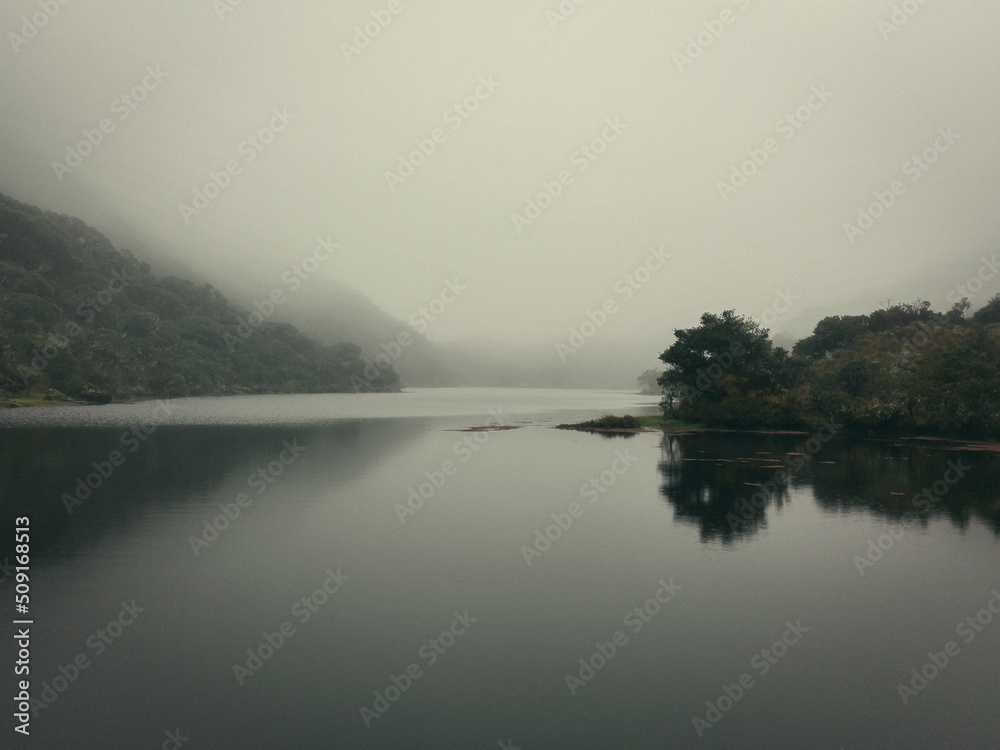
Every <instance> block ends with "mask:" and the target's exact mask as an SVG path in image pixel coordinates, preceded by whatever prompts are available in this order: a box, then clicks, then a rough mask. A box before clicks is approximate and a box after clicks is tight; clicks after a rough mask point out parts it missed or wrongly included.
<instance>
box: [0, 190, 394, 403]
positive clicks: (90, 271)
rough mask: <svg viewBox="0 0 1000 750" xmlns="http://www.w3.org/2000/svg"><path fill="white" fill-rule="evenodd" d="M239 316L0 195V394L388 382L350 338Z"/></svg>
mask: <svg viewBox="0 0 1000 750" xmlns="http://www.w3.org/2000/svg"><path fill="white" fill-rule="evenodd" d="M3 235H6V236H3ZM248 316H249V313H248V312H247V311H246V310H241V309H238V308H236V307H234V306H232V305H230V304H229V303H228V302H227V301H226V299H225V298H224V297H223V296H222V295H221V294H220V293H219V292H218V291H216V290H215V289H213V288H212V287H211V286H209V285H207V284H202V285H198V284H195V283H193V282H191V281H187V280H184V279H178V278H173V277H165V278H157V277H156V276H154V275H153V274H152V273H151V271H150V269H149V267H148V266H147V265H146V264H144V263H141V262H140V261H138V260H137V259H136V258H135V257H134V256H132V254H131V253H130V252H128V251H127V250H125V251H119V250H116V249H115V248H114V247H112V245H111V243H110V242H109V241H108V240H107V239H106V238H105V237H104V236H103V235H101V234H100V233H98V232H96V231H95V230H93V229H91V228H90V227H88V226H87V225H86V224H84V223H83V222H82V221H80V220H79V219H73V218H70V217H66V216H59V215H56V214H53V213H51V212H44V211H41V210H40V209H37V208H34V207H32V206H26V205H24V204H21V203H18V202H16V201H13V200H11V199H9V198H6V197H4V196H2V195H0V395H6V396H8V397H9V396H16V397H19V398H26V397H32V396H37V395H40V394H46V393H48V392H49V390H50V389H55V390H57V391H61V392H62V393H64V394H67V395H69V396H73V397H77V398H81V397H89V398H95V399H96V398H100V397H101V395H102V394H103V396H105V397H106V396H114V397H115V398H141V397H177V396H191V395H215V394H229V393H295V392H335V391H354V390H365V391H389V390H399V379H398V377H397V376H396V373H395V372H394V371H393V370H392V368H391V367H385V368H378V367H376V366H374V365H371V364H369V363H367V362H365V361H363V360H362V359H361V350H360V349H359V348H358V347H357V346H354V345H353V344H346V343H345V344H338V345H335V346H329V347H326V346H322V345H320V344H319V343H317V342H315V341H313V340H311V339H309V338H307V337H306V336H304V335H303V334H302V333H300V332H299V331H298V330H297V329H295V328H293V327H292V326H289V325H285V324H279V323H273V322H269V321H265V322H263V323H261V324H260V325H258V326H256V327H251V326H249V325H247V324H246V323H245V322H244V321H247V320H248ZM95 392H96V393H95Z"/></svg>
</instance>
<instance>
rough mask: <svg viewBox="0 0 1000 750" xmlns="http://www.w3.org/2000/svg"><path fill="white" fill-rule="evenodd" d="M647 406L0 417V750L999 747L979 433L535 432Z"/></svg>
mask: <svg viewBox="0 0 1000 750" xmlns="http://www.w3.org/2000/svg"><path fill="white" fill-rule="evenodd" d="M657 400H658V399H657V398H656V397H651V396H638V395H635V394H631V393H624V392H617V391H613V392H607V391H603V392H602V391H559V390H519V389H508V390H502V389H418V390H413V391H410V392H407V393H402V394H371V395H362V396H358V395H353V394H352V395H347V394H334V395H304V396H260V397H236V398H224V399H182V400H177V401H171V402H165V403H162V404H159V403H157V402H143V403H136V404H121V405H119V404H114V405H108V406H94V407H80V406H72V407H69V406H67V407H51V408H44V409H9V410H5V411H3V413H2V414H0V508H2V511H3V513H2V515H3V535H4V537H5V539H4V545H3V547H0V551H2V554H3V555H4V556H5V560H4V562H5V567H4V570H3V582H2V583H0V587H2V591H3V600H4V601H5V602H12V599H13V592H14V581H13V577H12V576H13V574H12V573H11V571H10V568H9V566H10V564H11V562H12V561H13V555H14V549H13V536H14V526H15V518H16V517H17V516H29V517H30V530H31V531H30V535H31V563H30V568H31V570H30V576H31V583H30V586H31V590H30V615H29V616H30V618H31V619H32V620H33V623H32V625H31V642H30V650H31V663H30V668H31V673H30V677H31V694H32V698H33V699H34V700H35V704H34V708H35V710H34V712H33V713H34V714H35V715H34V716H33V718H32V721H31V737H30V740H26V739H24V738H22V737H21V736H20V735H17V734H14V733H13V732H12V728H11V722H12V719H10V714H11V711H10V704H11V703H12V701H10V700H9V697H10V696H13V695H15V694H16V687H15V684H14V678H13V674H12V673H11V672H12V670H11V669H10V667H9V666H8V665H11V664H12V663H13V661H14V658H15V656H16V651H15V647H14V646H12V645H9V646H8V648H7V649H6V650H5V656H4V659H5V662H4V670H3V671H4V675H5V678H4V682H3V685H4V687H5V690H6V692H5V695H6V696H8V711H7V717H8V718H7V720H6V723H5V729H4V739H3V742H2V743H0V744H3V746H11V747H36V748H40V747H45V748H74V749H77V748H128V749H130V750H131V749H133V748H151V749H152V748H159V747H161V746H163V747H174V746H176V747H184V748H468V749H469V750H472V749H474V748H504V747H508V748H523V749H524V750H531V749H532V748H650V749H651V748H796V749H801V748H816V749H830V750H835V749H838V748H859V749H860V748H875V747H886V748H903V747H905V748H944V747H947V748H996V747H998V746H1000V712H998V711H997V698H998V694H1000V692H998V685H997V675H998V674H1000V541H998V540H1000V490H998V485H1000V483H998V479H1000V455H998V454H993V453H988V452H982V451H975V450H970V449H966V448H963V447H962V446H961V445H959V444H954V443H946V442H937V441H927V440H882V441H874V440H871V441H862V440H844V439H841V438H840V437H839V436H837V437H834V438H832V439H830V433H831V432H834V433H835V432H837V426H836V425H835V424H828V425H827V427H826V428H824V430H822V431H820V432H819V433H818V434H816V433H811V434H805V435H803V434H757V433H735V432H701V433H691V434H681V435H675V436H664V435H662V434H661V433H659V432H644V433H640V434H637V435H630V436H627V437H608V436H604V435H593V434H587V433H581V432H575V431H566V430H556V429H553V427H554V426H555V425H557V424H560V423H563V422H577V421H581V420H585V419H591V418H594V417H597V416H600V415H601V414H602V413H606V412H610V413H617V414H623V413H633V414H653V413H656V412H657V411H658V410H657V407H656V404H657ZM472 427H489V428H493V427H514V428H516V429H505V430H492V429H491V430H486V431H464V430H467V429H468V428H472ZM8 558H9V559H10V561H11V562H8ZM5 606H10V607H12V605H11V604H8V605H5ZM12 612H13V609H12V608H11V609H8V610H6V611H5V617H8V616H9V615H10V614H11V613H12ZM22 616H23V615H22ZM10 619H12V618H9V617H8V621H9V620H10ZM7 627H8V628H9V630H8V632H11V631H12V630H13V627H14V626H11V625H8V626H7ZM10 643H11V640H10V639H9V638H8V644H10ZM9 738H13V739H9ZM8 742H10V743H11V744H10V745H8V744H7V743H8ZM165 743H172V744H165Z"/></svg>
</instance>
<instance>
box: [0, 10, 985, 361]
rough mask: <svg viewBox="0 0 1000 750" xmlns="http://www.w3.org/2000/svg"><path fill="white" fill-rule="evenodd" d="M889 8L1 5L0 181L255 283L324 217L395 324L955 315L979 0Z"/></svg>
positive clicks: (655, 330)
mask: <svg viewBox="0 0 1000 750" xmlns="http://www.w3.org/2000/svg"><path fill="white" fill-rule="evenodd" d="M232 2H234V3H235V2H236V0H232ZM902 5H905V6H906V10H904V9H902V6H898V5H897V6H894V4H893V3H890V2H881V1H874V2H873V1H872V0H837V1H836V2H807V1H806V0H795V1H794V2H791V1H786V2H780V1H776V0H774V1H772V2H763V1H761V2H757V1H756V0H738V1H737V2H732V1H729V0H726V1H719V0H715V1H712V2H690V3H687V2H686V3H659V2H629V3H619V2H611V1H610V0H587V1H585V2H583V3H582V5H580V6H576V5H575V4H574V3H572V2H568V1H567V2H563V3H562V4H561V5H560V3H559V2H557V0H550V1H549V2H546V1H544V0H540V1H538V2H523V1H520V0H505V1H504V2H482V1H476V0H465V1H464V2H457V1H455V2H442V1H441V0H413V1H412V2H408V1H406V0H399V2H388V0H386V1H385V2H382V1H381V0H377V1H376V2H353V3H346V2H306V1H304V0H298V1H289V0H285V1H284V2H281V3H278V2H265V0H243V2H242V3H241V4H239V5H237V6H235V7H230V5H229V4H228V3H227V2H226V0H218V1H217V2H215V3H213V2H211V0H187V1H186V2H179V3H163V2H150V1H149V0H129V1H128V2H124V0H122V1H119V2H116V1H113V0H103V1H102V2H97V1H96V0H68V2H66V4H65V5H58V3H57V2H56V0H50V2H49V3H48V4H47V3H46V2H29V0H9V2H7V3H5V4H4V6H3V9H2V11H0V31H2V32H3V34H4V39H3V46H2V47H0V66H2V67H0V95H2V102H3V117H2V120H0V128H2V130H0V149H2V150H0V191H2V192H3V193H5V194H8V195H11V196H13V197H15V198H17V199H19V200H23V201H27V202H29V203H35V204H38V205H41V206H42V207H44V208H50V209H53V210H56V211H59V212H64V213H70V214H75V215H79V216H81V217H82V218H84V219H85V220H86V221H88V222H89V223H91V224H93V225H95V226H97V227H98V228H99V229H102V230H106V231H107V232H108V233H109V234H110V235H111V237H112V239H116V240H117V239H119V236H124V235H125V234H127V233H126V232H125V230H124V229H123V227H128V226H131V228H132V229H133V230H134V231H135V232H136V233H138V234H143V235H145V236H147V237H150V238H155V247H156V248H158V249H159V250H161V251H163V252H167V253H173V254H176V257H177V258H178V259H180V260H182V261H183V262H185V263H187V264H189V265H190V267H191V268H192V269H193V270H194V271H195V272H197V273H198V274H202V275H204V276H205V277H207V278H210V279H211V280H212V281H213V283H215V285H216V286H217V287H219V288H221V289H223V290H226V289H227V287H230V286H233V287H236V286H240V287H242V286H246V285H253V286H259V288H260V296H261V297H263V296H265V295H266V294H267V293H268V292H269V291H270V290H271V289H272V288H274V287H275V286H277V285H279V283H280V281H279V278H278V276H279V275H280V272H281V270H282V269H283V268H285V267H287V266H290V265H291V264H293V263H297V262H300V261H301V260H302V259H303V258H305V257H306V255H307V254H309V253H311V252H312V250H313V248H314V247H315V246H316V243H317V237H331V238H333V239H334V240H335V241H336V242H338V243H339V244H340V248H339V251H338V254H337V256H336V257H335V258H334V259H333V260H332V261H331V262H330V263H326V264H324V265H323V270H322V271H321V273H330V274H332V275H333V276H334V277H335V278H337V279H339V280H341V281H343V282H345V283H347V284H349V285H351V286H353V287H355V288H357V289H358V290H360V291H361V292H363V293H365V294H367V295H368V296H370V297H371V298H372V299H373V300H374V301H375V302H376V303H377V304H378V305H379V306H381V307H382V308H383V309H385V310H386V311H387V312H389V313H390V314H392V315H395V316H397V317H399V318H400V319H403V320H407V319H408V318H409V317H410V316H411V314H412V313H413V312H415V311H416V310H418V309H419V307H420V306H422V305H427V304H428V303H429V302H431V301H432V300H434V299H435V298H436V297H438V295H439V293H440V292H441V291H442V289H444V288H445V284H446V282H447V281H449V280H451V281H452V282H453V283H454V282H456V281H457V283H458V284H459V285H460V286H464V287H466V289H465V290H464V291H461V293H460V294H459V295H458V297H457V299H456V300H455V301H454V302H453V303H452V304H450V305H448V306H447V308H446V311H445V313H444V314H442V315H441V316H440V317H439V318H437V319H436V320H434V321H432V322H431V323H430V324H429V325H428V327H427V330H426V333H427V335H428V337H429V338H430V339H431V340H437V341H451V340H457V339H464V338H471V337H476V336H480V335H484V334H485V335H489V336H497V337H502V338H506V339H509V340H513V341H517V340H525V341H528V340H530V341H533V342H541V341H553V342H555V341H557V340H560V339H566V338H567V334H568V329H569V328H570V327H571V326H579V325H581V323H583V322H584V321H586V320H587V314H588V312H589V311H593V310H597V309H598V308H600V307H601V306H602V305H603V304H605V301H606V300H609V299H610V300H612V301H613V303H614V304H613V309H614V312H612V313H611V315H610V316H609V320H608V323H607V324H606V325H605V329H604V331H603V332H602V334H601V335H610V336H620V337H628V338H636V339H645V338H651V337H659V338H660V339H663V338H664V336H665V335H667V336H669V332H670V331H671V330H672V329H673V328H675V327H686V326H689V325H693V324H695V323H696V322H697V319H698V317H699V315H700V314H701V313H702V312H704V311H707V310H712V311H721V310H722V309H726V308H736V309H737V310H738V311H739V312H743V313H747V314H750V315H753V316H754V317H757V318H758V319H759V318H761V317H762V315H763V314H764V312H765V311H766V310H767V309H769V308H770V307H772V304H775V303H776V306H777V308H778V309H782V308H784V307H785V306H786V305H788V310H787V311H786V312H782V313H781V314H780V315H778V314H775V315H774V316H773V320H774V322H773V325H772V326H771V327H772V329H774V330H781V329H782V327H783V326H787V325H789V322H790V321H793V320H796V319H801V318H803V316H805V317H806V318H808V317H809V312H808V311H810V310H818V309H823V310H826V308H833V309H832V310H829V312H863V311H866V310H870V309H872V307H874V306H875V305H877V304H878V303H879V302H881V301H883V300H885V299H886V298H887V296H892V297H894V298H897V299H899V298H902V299H908V298H912V296H915V295H916V293H921V294H924V295H925V296H926V297H927V298H929V299H930V300H931V301H932V302H933V303H934V305H935V307H937V308H944V307H946V306H947V303H946V296H947V294H948V293H949V291H951V290H952V289H953V288H955V287H956V286H957V285H958V284H960V283H963V282H964V281H965V280H966V279H967V278H968V277H969V276H970V275H971V274H974V273H975V272H976V271H977V269H978V268H979V267H980V264H981V262H982V261H981V260H980V256H983V255H986V257H987V258H989V257H990V255H991V254H992V253H994V252H996V251H997V250H998V232H1000V227H998V211H997V208H996V201H997V170H998V167H1000V131H998V115H1000V104H998V97H1000V47H998V39H1000V4H998V3H996V2H995V1H993V0H970V1H969V2H963V3H954V2H951V3H946V2H943V1H942V0H929V2H925V3H923V4H921V3H920V2H917V0H908V2H907V3H903V4H902ZM46 7H47V8H48V10H47V11H46V10H45V8H46ZM894 7H895V8H897V10H895V11H894ZM560 8H563V9H573V10H574V12H573V13H572V14H569V15H567V16H562V15H558V14H559V9H560ZM394 11H395V12H394ZM907 11H909V12H910V13H909V15H908V14H907ZM894 12H895V15H894ZM53 13H54V15H53ZM50 16H51V17H50ZM32 17H34V21H32V20H31V19H32ZM25 18H27V19H28V23H27V24H26V23H25ZM379 19H381V21H380V20H379ZM386 19H389V22H388V24H387V25H385V26H384V27H383V26H382V24H383V23H384V22H385V21H386ZM43 20H44V22H45V23H44V25H41V24H36V22H37V21H43ZM359 28H360V33H359ZM366 29H367V32H366ZM33 32H35V33H33ZM136 87H138V89H136ZM133 91H134V98H133V94H131V93H129V92H133ZM123 94H125V95H127V97H128V99H129V101H124V100H123V99H122V98H121V97H122V95H123ZM456 107H457V109H456ZM276 113H281V115H280V116H279V115H278V114H276ZM105 118H106V119H107V122H105V123H104V125H105V130H106V131H107V132H105V133H103V134H100V136H98V134H96V133H94V132H91V140H100V143H99V144H98V145H96V146H94V147H93V148H92V149H87V148H86V147H84V148H83V149H82V151H85V152H86V151H90V153H88V154H86V155H84V156H82V158H81V159H80V160H79V161H77V160H76V159H75V158H73V157H72V156H69V155H68V152H67V150H68V149H69V148H72V149H74V150H79V149H77V144H78V143H79V142H80V140H81V139H82V138H84V137H85V133H84V131H94V130H95V129H97V130H98V131H99V130H100V126H101V121H102V120H104V119H105ZM436 129H437V132H435V131H436ZM262 130H264V131H265V132H264V133H262V134H260V137H259V139H258V138H257V134H258V133H260V131H262ZM252 136H253V137H254V138H255V140H254V141H253V142H251V141H250V140H249V139H250V138H251V137H252ZM769 139H773V140H769ZM421 142H422V144H423V149H424V151H431V149H433V150H432V152H431V153H430V155H428V156H424V155H423V154H421V153H420V152H419V148H420V143H421ZM583 147H586V148H587V149H588V152H587V153H584V152H583V151H582V150H581V149H582V148H583ZM591 148H592V149H593V150H590V149H591ZM413 152H416V154H415V156H416V158H413V159H411V153H413ZM588 154H589V155H588ZM922 154H924V156H921V155H922ZM914 156H916V157H918V159H919V161H913V159H914ZM421 157H423V158H421ZM67 159H69V161H67ZM754 159H756V162H757V163H755V162H754ZM403 160H405V161H411V162H413V163H415V166H413V168H412V172H411V170H410V165H406V164H405V161H403ZM55 162H60V163H61V164H62V165H63V166H61V167H60V166H56V165H55V164H54V163H55ZM74 164H76V166H73V165H74ZM401 164H403V165H404V166H403V168H402V169H401ZM227 165H229V166H231V167H234V168H233V170H232V171H233V172H234V173H235V174H233V175H231V176H228V177H227V178H225V179H223V178H219V179H218V181H221V182H226V181H227V180H228V184H227V185H226V186H225V187H224V188H222V189H221V190H219V191H218V194H217V195H215V196H214V197H212V198H211V199H209V200H208V201H207V205H205V204H203V203H201V204H194V191H195V189H196V188H201V189H203V190H204V189H205V185H206V183H209V182H210V180H211V177H210V174H211V173H222V172H225V170H226V169H227ZM741 166H742V170H743V172H744V173H745V174H742V175H741V174H737V175H736V177H735V179H734V175H733V172H734V169H737V170H739V169H740V168H741ZM392 172H395V173H396V176H395V177H391V176H390V175H389V174H388V173H392ZM747 175H748V176H747ZM726 182H728V183H729V186H728V187H726V186H725V185H724V184H723V183H726ZM894 182H895V183H896V184H895V188H896V190H895V192H893V187H894V186H893V183H894ZM546 184H548V188H546ZM546 189H547V190H548V192H550V193H556V194H557V195H556V196H555V197H554V198H552V199H548V198H547V197H543V198H542V199H541V200H540V201H538V203H540V204H542V206H541V207H540V209H539V211H538V212H535V211H531V213H530V214H526V210H527V201H528V200H529V199H532V200H537V196H538V195H539V193H544V192H545V191H546ZM207 192H209V193H211V194H214V193H215V191H214V190H213V189H211V188H210V189H209V190H208V191H207ZM876 193H878V194H880V195H881V196H882V202H883V203H891V205H889V206H888V208H886V209H884V210H883V211H880V210H879V207H878V206H876V207H875V208H874V209H873V211H872V213H875V214H879V215H878V216H877V217H873V219H872V221H871V223H870V225H869V224H868V222H867V221H862V224H863V225H866V226H867V228H866V226H861V225H859V224H858V221H859V216H858V214H859V209H861V208H862V207H864V206H867V205H869V204H870V203H872V202H873V201H876V200H877V197H876ZM182 203H183V204H187V206H189V207H191V208H192V210H190V211H189V210H185V209H182V208H181V205H180V204H182ZM196 205H202V206H203V208H201V209H200V210H195V208H196ZM515 214H519V215H521V216H523V217H524V218H525V219H526V221H522V220H521V219H520V218H519V217H518V216H515ZM531 215H534V218H531ZM528 219H530V221H527V220H528ZM846 224H853V225H855V226H856V227H857V230H858V231H855V230H852V229H848V228H847V227H845V225H846ZM116 231H118V232H119V236H116V234H115V232H116ZM152 246H153V243H151V246H150V248H147V251H148V250H149V249H152ZM651 247H657V248H659V247H662V248H663V249H662V251H661V254H662V253H668V254H669V256H670V257H669V259H667V260H665V261H662V262H661V261H660V260H655V261H650V267H654V266H655V268H653V269H652V270H651V271H649V272H648V275H647V272H646V271H642V272H640V274H639V277H637V278H635V279H633V280H632V282H629V280H628V279H627V278H626V277H627V276H628V275H629V274H631V273H633V272H634V270H635V269H636V268H637V267H639V266H640V265H643V264H644V263H646V261H647V259H650V258H651V257H655V256H650V250H649V249H650V248H651ZM626 290H628V291H626ZM629 291H630V292H631V294H629ZM997 291H1000V280H993V281H991V282H987V284H986V285H985V287H984V288H983V289H982V291H980V292H979V293H978V295H977V296H976V297H975V298H974V299H973V303H974V306H975V307H978V306H980V305H981V304H982V303H984V302H985V301H986V299H987V298H988V297H989V296H992V294H994V293H996V292H997ZM779 292H780V293H781V294H779ZM448 296H449V297H450V296H451V295H448ZM782 296H784V297H785V298H786V300H785V301H781V300H782ZM597 317H600V316H597ZM810 322H811V323H814V322H815V320H814V319H813V320H811V321H810ZM663 343H664V345H665V344H667V343H669V342H668V341H664V342H663Z"/></svg>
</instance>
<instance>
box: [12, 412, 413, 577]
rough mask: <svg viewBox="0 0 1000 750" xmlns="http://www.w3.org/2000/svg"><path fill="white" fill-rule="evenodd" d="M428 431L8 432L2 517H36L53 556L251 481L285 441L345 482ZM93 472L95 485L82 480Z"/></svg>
mask: <svg viewBox="0 0 1000 750" xmlns="http://www.w3.org/2000/svg"><path fill="white" fill-rule="evenodd" d="M425 431H426V424H424V423H423V421H422V420H400V421H398V422H392V423H390V422H389V421H385V420H381V421H379V420H372V421H368V422H360V421H352V422H342V423H337V424H331V425H326V426H282V427H276V426H262V427H232V426H191V425H189V426H162V425H160V426H159V427H155V428H153V429H152V430H151V431H150V432H149V434H148V435H147V437H146V438H145V439H144V440H143V441H142V442H141V444H139V445H138V446H137V447H136V448H135V450H134V451H132V450H130V446H133V445H135V443H132V442H131V437H132V436H133V435H134V434H135V433H133V432H132V431H131V430H123V429H121V428H113V429H109V428H66V429H58V428H36V429H18V430H0V523H3V524H4V527H5V528H11V527H12V526H13V520H14V517H15V516H16V515H19V514H22V513H25V512H28V513H30V516H31V525H32V529H33V531H34V532H35V533H34V535H33V536H34V538H35V540H36V541H35V544H34V546H33V548H32V552H33V555H34V559H35V560H36V562H38V563H46V562H50V561H51V562H54V561H57V560H59V559H65V558H69V557H73V556H75V555H76V554H79V553H80V552H81V551H83V550H84V548H86V547H88V546H91V545H94V544H96V543H99V541H100V540H101V538H102V537H104V536H105V535H107V534H109V533H112V532H115V533H117V532H120V531H121V527H122V526H123V525H128V524H130V523H133V522H138V521H141V520H142V519H143V518H145V517H146V515H147V514H148V513H149V512H151V511H156V510H159V509H162V508H163V507H166V506H169V507H179V506H181V505H183V504H185V503H187V502H190V501H200V500H202V499H204V498H206V497H211V496H213V495H215V494H217V493H218V492H219V490H220V487H222V485H223V484H224V483H225V482H227V481H232V480H234V478H235V479H236V480H238V481H239V482H240V483H241V485H240V486H243V480H244V479H245V477H246V476H247V475H248V474H250V473H252V472H253V471H254V470H255V469H258V468H259V467H261V466H263V465H267V463H268V462H269V461H272V460H274V459H276V458H277V456H278V455H279V453H280V451H281V450H282V447H283V445H284V443H285V441H293V440H298V441H299V442H300V444H302V445H304V446H306V447H307V448H308V450H307V451H306V452H305V454H304V460H305V461H306V462H307V463H314V464H317V465H318V466H321V467H323V468H322V471H323V472H327V473H333V474H335V475H336V476H332V477H330V483H331V486H337V485H338V484H340V483H343V482H347V481H350V480H352V479H353V478H356V477H359V476H361V475H362V474H363V473H364V472H365V471H367V470H369V469H370V468H371V467H372V466H373V465H375V464H377V463H378V462H380V461H382V460H383V459H384V457H385V455H386V454H387V453H391V452H392V451H394V450H397V449H398V448H399V447H400V446H401V445H403V444H405V443H406V442H408V441H410V440H412V439H415V438H417V437H418V436H420V435H422V434H423V433H424V432H425ZM115 451H117V452H118V453H119V454H120V455H121V459H122V461H121V465H120V466H113V465H112V464H111V459H110V457H111V455H112V453H114V452H115ZM317 470H318V471H319V469H317ZM98 473H101V474H105V475H106V476H98ZM88 478H89V479H90V481H91V482H92V484H91V487H93V489H90V488H88V487H86V486H85V485H84V484H83V483H84V482H86V481H87V479H88ZM95 485H96V486H95ZM88 492H89V493H90V494H89V496H88V494H87V493H88ZM80 497H83V500H82V501H80V502H78V500H79V498H80ZM225 499H226V500H228V499H229V497H228V496H226V497H225ZM70 510H71V511H72V513H70V512H69V511H70ZM0 559H2V558H0Z"/></svg>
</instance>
